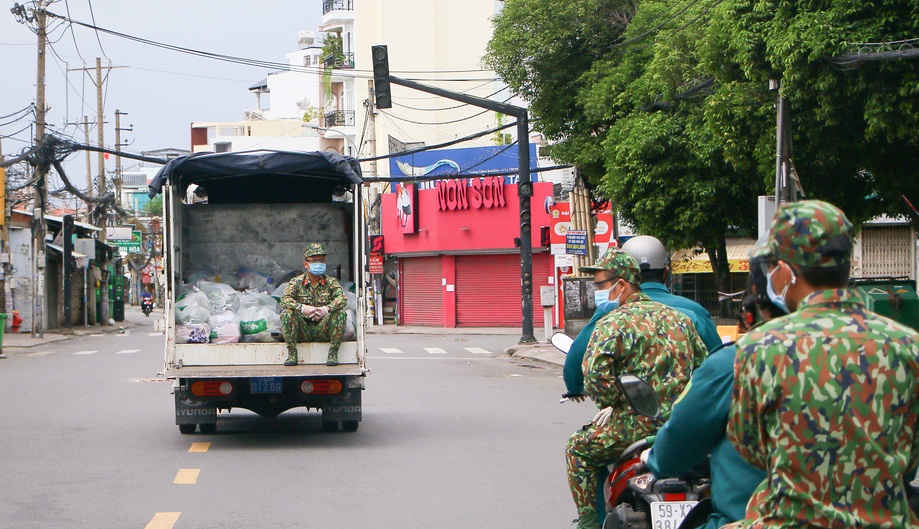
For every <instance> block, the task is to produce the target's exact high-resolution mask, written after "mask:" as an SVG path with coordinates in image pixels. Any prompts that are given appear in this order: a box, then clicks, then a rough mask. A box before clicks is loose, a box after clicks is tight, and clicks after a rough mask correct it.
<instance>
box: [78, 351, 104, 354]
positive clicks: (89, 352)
mask: <svg viewBox="0 0 919 529" xmlns="http://www.w3.org/2000/svg"><path fill="white" fill-rule="evenodd" d="M98 352H99V351H77V352H75V353H73V354H75V355H91V354H96V353H98Z"/></svg>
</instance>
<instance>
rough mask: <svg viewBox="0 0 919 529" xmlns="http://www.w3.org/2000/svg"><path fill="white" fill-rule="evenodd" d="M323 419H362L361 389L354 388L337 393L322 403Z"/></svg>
mask: <svg viewBox="0 0 919 529" xmlns="http://www.w3.org/2000/svg"><path fill="white" fill-rule="evenodd" d="M322 420H323V421H360V420H361V390H359V389H353V390H350V391H346V392H344V393H341V394H340V395H336V397H335V398H333V399H329V400H328V401H326V402H325V403H323V405H322Z"/></svg>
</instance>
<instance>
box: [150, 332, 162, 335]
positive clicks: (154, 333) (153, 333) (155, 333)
mask: <svg viewBox="0 0 919 529" xmlns="http://www.w3.org/2000/svg"><path fill="white" fill-rule="evenodd" d="M162 335H163V333H161V332H151V333H150V334H148V335H147V336H162Z"/></svg>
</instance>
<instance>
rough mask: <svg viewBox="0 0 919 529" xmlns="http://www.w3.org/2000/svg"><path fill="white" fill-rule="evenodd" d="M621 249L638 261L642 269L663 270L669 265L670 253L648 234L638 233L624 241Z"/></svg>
mask: <svg viewBox="0 0 919 529" xmlns="http://www.w3.org/2000/svg"><path fill="white" fill-rule="evenodd" d="M622 249H623V250H624V251H625V252H626V253H628V254H629V255H631V256H632V257H634V258H635V260H636V261H638V268H640V269H642V270H663V269H665V268H667V266H669V265H670V253H669V252H668V251H667V249H666V248H664V245H663V244H661V242H660V241H659V240H657V239H655V238H654V237H651V236H649V235H638V236H637V237H632V238H631V239H629V240H627V241H625V244H623V245H622Z"/></svg>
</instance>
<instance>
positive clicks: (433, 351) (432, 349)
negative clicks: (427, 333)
mask: <svg viewBox="0 0 919 529" xmlns="http://www.w3.org/2000/svg"><path fill="white" fill-rule="evenodd" d="M424 350H425V351H427V352H429V353H431V354H432V355H445V354H447V352H446V351H444V350H443V349H441V348H440V347H425V348H424Z"/></svg>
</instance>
